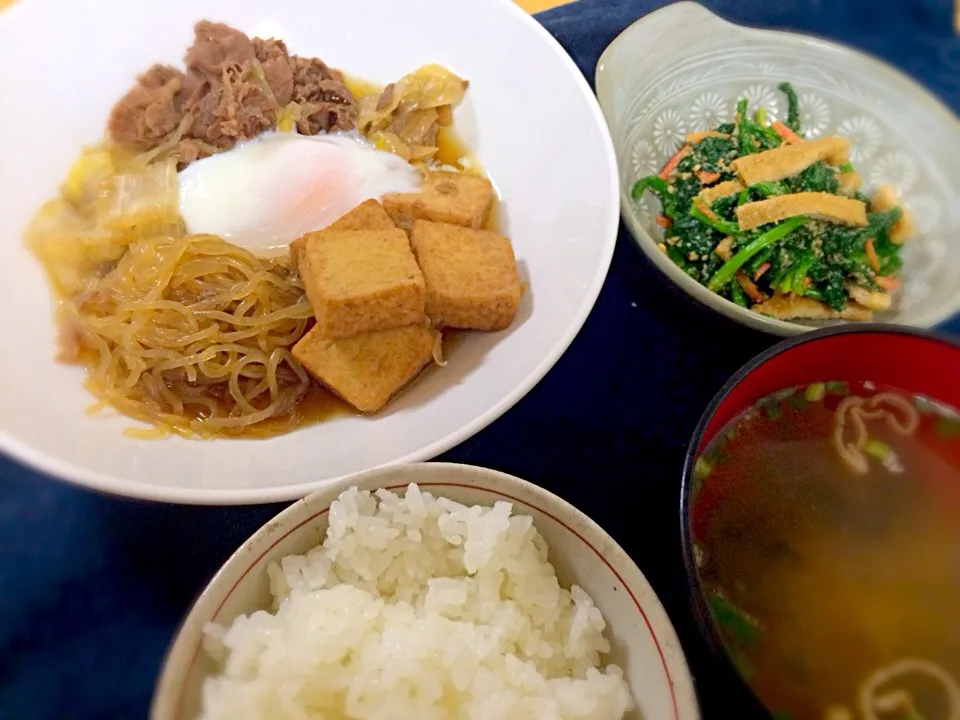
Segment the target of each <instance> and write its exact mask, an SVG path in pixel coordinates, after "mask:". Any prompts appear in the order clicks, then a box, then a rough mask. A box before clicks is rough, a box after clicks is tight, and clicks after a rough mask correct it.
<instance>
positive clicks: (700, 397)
mask: <svg viewBox="0 0 960 720" xmlns="http://www.w3.org/2000/svg"><path fill="white" fill-rule="evenodd" d="M662 4H663V3H662V2H652V1H643V0H621V1H615V0H604V1H600V0H581V1H580V2H578V3H576V4H574V5H571V6H568V7H561V8H558V9H556V10H553V11H549V12H546V13H543V14H542V15H541V16H540V19H541V21H542V22H543V23H544V25H546V27H547V28H548V29H549V30H550V31H551V32H552V33H554V34H555V35H556V36H557V38H558V39H559V40H560V42H561V43H562V44H563V45H564V47H566V48H567V49H568V50H569V51H570V53H571V54H572V55H573V57H574V59H575V60H576V61H577V64H578V65H579V66H580V68H581V69H582V70H583V71H584V73H585V74H586V75H587V77H588V78H591V79H592V77H593V68H594V66H595V64H596V61H597V58H598V57H599V55H600V53H601V51H602V50H603V48H604V47H605V46H606V44H607V43H608V42H609V41H610V40H612V39H613V37H614V36H615V35H616V34H617V33H618V32H619V31H620V30H621V29H622V28H624V27H625V26H627V25H628V24H629V23H631V22H632V21H633V20H635V19H636V18H638V17H640V16H641V15H643V14H645V13H647V12H649V11H650V10H653V9H655V8H656V7H657V6H659V5H662ZM705 4H706V5H708V6H710V7H711V8H713V9H715V10H716V11H718V12H719V13H720V14H722V15H724V16H726V17H727V18H729V19H731V20H735V21H738V22H743V23H749V24H754V25H765V26H776V27H781V28H789V29H794V30H801V31H806V32H810V33H815V34H819V35H823V36H829V37H834V38H837V39H840V40H843V41H845V42H848V43H850V44H853V45H856V46H859V47H860V48H862V49H864V50H867V51H870V52H872V53H874V54H876V55H879V56H881V57H883V58H885V59H887V60H888V61H890V62H892V63H894V64H896V65H898V66H899V67H901V68H902V69H903V70H905V71H906V72H908V73H910V74H911V75H913V76H914V77H916V78H918V79H919V80H921V81H922V82H923V83H925V84H926V85H927V86H928V87H930V88H931V89H932V90H933V91H934V92H935V93H937V94H938V95H939V96H940V97H941V98H943V99H944V100H945V101H946V102H948V103H949V104H950V105H951V106H952V107H953V108H954V110H960V40H958V38H957V37H955V36H954V35H953V33H952V30H951V12H952V8H951V2H949V0H899V1H897V2H893V1H891V0H888V2H877V0H847V1H844V0H831V1H830V2H826V1H825V0H716V1H714V2H707V3H705ZM951 329H952V330H954V331H958V332H960V322H953V323H952V327H951ZM773 342H775V339H774V338H771V337H767V336H763V335H759V334H757V333H754V332H752V331H748V330H746V329H743V328H741V327H739V326H735V325H733V324H731V323H729V322H727V321H726V320H724V319H723V318H722V317H719V316H717V315H715V314H712V313H709V312H707V311H705V310H702V309H701V308H699V307H697V306H695V305H693V304H692V303H691V302H690V301H688V300H687V299H686V297H685V296H683V295H682V294H681V293H679V292H678V291H676V290H675V289H673V288H672V287H669V286H668V285H667V284H666V283H665V281H664V280H663V279H662V278H661V276H660V274H659V273H658V272H657V271H656V270H654V269H653V268H652V267H651V266H650V265H649V264H648V263H647V262H646V261H645V259H644V258H643V257H642V256H641V255H640V253H639V252H638V251H637V250H636V249H635V247H634V246H633V245H632V243H631V242H630V240H629V239H628V238H627V237H626V235H625V233H621V237H620V240H619V242H618V246H617V251H616V255H615V257H614V261H613V267H612V269H611V272H610V276H609V278H608V279H607V282H606V285H605V286H604V289H603V292H602V293H601V295H600V298H599V300H598V302H597V305H596V308H595V309H594V311H593V313H592V314H591V316H590V318H589V320H588V321H587V323H586V325H585V326H584V328H583V331H582V332H581V333H580V336H579V337H578V338H577V340H576V341H575V342H574V344H573V345H572V347H571V348H570V350H569V351H568V352H567V353H566V354H565V355H564V357H563V358H562V359H561V360H560V362H559V363H558V364H557V366H556V368H555V369H554V370H553V371H552V372H551V373H550V374H549V375H548V376H547V377H546V378H545V379H544V381H543V382H541V383H540V384H539V385H538V386H537V387H536V388H535V389H534V390H533V391H532V392H531V393H530V394H529V395H528V396H527V397H526V398H525V399H524V400H522V401H521V402H520V403H519V404H518V405H517V406H516V407H515V408H514V409H513V410H511V411H510V412H509V413H507V414H506V415H505V416H504V417H503V418H502V419H500V420H499V421H497V422H496V423H494V425H493V426H492V427H490V428H488V429H486V430H484V431H483V432H481V433H480V434H478V435H477V436H476V437H474V438H473V439H471V440H469V441H468V442H465V443H464V444H463V445H461V446H459V447H457V448H455V449H454V450H452V451H450V452H449V453H447V454H446V455H445V456H444V458H443V459H445V460H452V461H458V462H467V463H475V464H479V465H486V466H489V467H494V468H498V469H501V470H504V471H507V472H510V473H514V474H516V475H520V476H521V477H525V478H528V479H530V480H532V481H534V482H537V483H539V484H541V485H543V486H544V487H546V488H549V489H550V490H552V491H553V492H556V493H557V494H559V495H561V496H562V497H564V498H566V499H567V500H569V501H570V502H572V503H574V504H575V505H577V506H579V507H580V508H581V509H582V510H583V511H584V512H586V513H588V514H589V515H591V516H592V517H593V518H594V519H596V520H597V522H599V523H600V524H601V525H602V526H604V527H605V528H606V529H607V530H608V531H609V532H610V533H611V534H612V535H613V536H614V537H615V538H616V539H617V540H618V541H619V542H620V543H621V544H622V545H623V546H624V547H625V548H626V549H627V551H628V552H630V554H631V555H632V556H633V558H634V559H635V560H636V561H637V563H638V564H639V566H640V567H641V569H642V570H643V571H644V573H645V574H646V575H647V577H648V578H649V579H650V581H651V583H652V584H653V586H654V588H655V589H656V590H657V592H658V593H659V595H660V597H661V599H662V600H663V602H664V604H665V606H666V607H667V610H668V612H669V613H670V616H671V617H672V619H673V621H674V623H675V625H676V626H677V629H678V632H679V633H680V637H681V640H682V641H683V643H684V646H685V648H686V650H687V653H688V657H689V660H690V663H691V667H692V669H693V671H694V674H695V676H696V677H697V682H698V690H699V692H700V698H701V702H702V704H703V706H704V710H705V713H704V714H705V717H706V718H708V719H709V718H729V717H734V716H736V717H738V718H749V717H752V716H753V711H752V710H751V709H750V705H749V703H748V702H747V701H746V698H744V697H742V696H741V695H740V694H739V691H738V690H737V689H736V687H735V686H734V685H733V684H732V683H730V682H729V680H730V678H729V677H727V676H725V675H723V674H722V673H720V672H718V668H717V667H716V666H715V665H714V664H713V662H712V661H711V659H710V658H709V657H707V655H706V653H705V651H704V649H703V647H702V645H701V643H700V640H699V637H698V635H697V633H696V630H695V628H694V626H693V623H692V620H691V618H690V614H689V612H688V605H687V594H686V589H685V585H684V580H683V571H682V565H681V561H680V549H679V537H678V524H677V503H678V497H679V483H680V469H681V465H682V457H683V453H684V450H685V446H686V442H687V438H689V436H690V434H691V432H692V431H693V428H694V426H695V424H696V421H697V419H698V417H699V415H700V413H701V412H702V410H703V408H704V407H705V406H706V404H707V402H708V401H709V400H710V398H711V397H712V395H713V394H714V393H715V392H716V391H717V390H718V389H719V388H720V386H721V385H722V384H723V382H724V380H726V378H727V377H728V376H729V375H730V374H732V373H733V372H734V371H735V370H736V369H737V367H738V366H740V365H741V364H742V363H743V362H745V361H746V360H748V359H749V358H750V357H751V356H753V355H754V354H756V353H757V352H759V351H760V350H762V349H764V348H766V347H768V346H769V345H770V344H772V343H773ZM707 358H709V362H707ZM280 509H281V507H280V506H278V505H273V506H259V507H245V508H190V507H177V506H169V505H161V504H148V503H139V502H132V501H127V500H122V499H117V498H112V497H105V496H101V495H97V494H94V493H90V492H86V491H83V490H80V489H77V488H73V487H70V486H67V485H64V484H61V483H58V482H55V481H52V480H50V479H48V478H44V477H40V476H38V475H36V474H35V473H33V472H31V471H29V470H26V469H24V468H22V467H20V466H19V465H17V464H15V463H14V462H12V461H9V460H6V459H3V458H0V718H58V719H65V718H107V717H109V718H137V717H143V716H144V715H145V713H146V709H147V707H148V702H149V699H150V695H151V691H152V686H153V682H154V679H155V676H156V674H157V672H158V670H159V667H160V661H161V657H162V655H163V652H164V649H165V648H166V646H167V643H168V642H169V640H170V639H171V637H172V634H173V632H174V630H175V629H176V626H177V623H178V622H179V620H180V619H181V618H182V616H183V614H184V613H185V612H186V610H187V608H188V606H189V604H190V602H191V601H192V599H193V598H194V596H195V595H196V593H197V592H199V590H200V589H201V588H202V587H203V585H204V584H205V582H206V581H207V579H208V578H209V577H210V576H211V575H212V573H213V572H214V571H215V570H216V568H217V567H218V566H219V565H220V564H221V562H222V561H223V560H224V559H226V557H227V556H228V555H229V553H230V552H231V551H232V550H233V549H234V548H235V547H236V546H237V545H238V544H239V543H240V542H242V541H243V540H244V539H245V538H246V537H247V536H248V535H249V534H250V533H252V532H253V531H254V530H255V529H256V528H257V527H258V526H260V525H261V524H262V523H263V522H265V521H266V520H267V519H268V518H270V517H271V516H272V515H274V514H275V513H276V512H277V511H279V510H280ZM652 720H656V719H652Z"/></svg>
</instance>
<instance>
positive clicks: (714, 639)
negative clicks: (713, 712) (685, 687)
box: [679, 323, 960, 720]
mask: <svg viewBox="0 0 960 720" xmlns="http://www.w3.org/2000/svg"><path fill="white" fill-rule="evenodd" d="M862 334H885V335H905V336H908V337H914V338H924V339H927V340H933V341H935V342H938V343H942V344H944V345H947V346H949V347H951V348H953V349H955V350H960V338H957V337H956V336H953V335H950V334H948V333H944V332H941V331H935V330H928V329H925V328H914V327H908V326H905V325H888V324H885V323H863V324H858V325H839V326H831V327H826V328H819V329H815V330H813V331H812V332H808V333H804V334H802V335H797V336H795V337H791V338H787V339H786V340H782V341H780V342H779V343H777V344H776V345H774V346H773V347H771V348H768V349H767V350H764V351H763V352H762V353H759V354H758V355H756V356H755V357H753V358H752V359H751V360H749V361H747V362H746V363H745V364H744V365H742V366H741V367H740V369H739V370H737V371H736V372H735V373H734V374H733V375H732V376H731V377H730V379H729V380H727V381H726V382H725V383H724V384H723V386H722V387H721V388H720V390H718V391H717V393H716V395H714V396H713V398H712V399H711V400H710V403H709V404H708V405H707V407H706V409H705V410H704V411H703V414H702V415H701V416H700V419H699V420H698V421H697V426H696V429H695V430H694V431H693V435H692V436H691V438H690V443H689V444H688V445H687V451H686V454H685V455H684V460H683V473H682V475H681V480H680V512H679V520H680V545H681V552H682V554H683V571H684V572H683V576H684V583H685V585H686V589H687V595H688V596H689V600H690V609H691V611H692V613H693V616H694V618H695V620H696V624H697V628H698V629H699V631H700V639H701V640H702V641H703V643H704V644H706V646H707V648H708V650H709V652H710V655H711V656H712V658H713V659H714V660H715V661H716V662H717V663H718V664H719V666H720V667H721V668H722V672H723V673H724V674H725V675H727V676H729V677H732V678H735V679H734V681H733V682H735V683H736V684H737V685H738V686H739V687H740V689H741V690H742V691H744V692H745V693H746V694H747V695H749V697H750V698H751V699H752V701H753V704H754V708H755V711H756V712H762V713H764V715H765V717H768V718H771V720H772V718H773V713H772V712H771V711H770V710H769V709H768V708H767V707H766V706H765V705H764V704H763V702H762V701H761V700H760V699H759V698H758V697H757V695H756V694H755V693H754V692H753V688H752V687H751V686H750V684H749V683H748V682H747V681H746V680H745V679H744V678H743V676H742V675H741V674H740V672H739V671H738V670H737V668H736V666H735V665H734V663H733V659H732V658H731V657H730V654H729V653H728V652H727V650H726V647H725V646H724V644H723V640H722V639H721V637H720V633H719V631H718V630H717V627H716V625H715V623H714V622H713V620H712V618H711V616H710V610H709V608H708V607H707V602H706V599H705V598H704V596H703V586H702V584H701V582H700V576H699V573H698V572H697V564H696V559H695V557H694V547H693V546H694V543H693V536H692V534H691V530H690V523H689V516H690V509H691V501H692V493H693V469H694V466H695V465H696V462H697V457H698V456H699V452H698V450H699V448H700V444H701V442H702V440H703V436H704V434H705V432H706V430H707V427H708V426H709V425H710V421H711V420H712V419H713V416H714V414H715V413H716V411H717V409H718V408H719V407H720V405H721V404H723V402H724V401H725V400H726V399H727V396H728V395H729V394H730V393H731V392H732V391H733V390H734V389H735V388H736V387H738V386H739V385H740V383H741V382H743V380H744V379H745V378H746V377H747V376H748V375H750V374H751V373H752V372H753V371H754V370H756V369H757V368H759V367H761V366H762V365H765V364H766V363H767V362H769V361H770V360H772V359H773V358H775V357H778V356H780V355H783V354H784V353H789V352H792V351H793V350H795V349H796V348H798V347H800V346H801V345H806V344H808V343H816V342H819V341H821V340H825V339H828V338H831V337H835V336H837V335H862Z"/></svg>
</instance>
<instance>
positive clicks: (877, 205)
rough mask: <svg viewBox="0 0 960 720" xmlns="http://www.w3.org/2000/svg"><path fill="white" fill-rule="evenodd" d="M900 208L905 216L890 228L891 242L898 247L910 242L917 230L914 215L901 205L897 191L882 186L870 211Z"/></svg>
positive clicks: (871, 204)
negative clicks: (907, 241) (904, 242)
mask: <svg viewBox="0 0 960 720" xmlns="http://www.w3.org/2000/svg"><path fill="white" fill-rule="evenodd" d="M898 205H899V206H900V211H901V212H902V213H903V215H901V216H900V219H899V220H897V221H896V222H895V223H894V224H893V225H891V226H890V242H894V243H896V244H897V245H901V244H903V241H904V240H909V239H910V238H911V237H912V236H913V235H914V233H916V228H915V227H914V225H913V215H912V214H911V213H910V211H908V210H907V209H906V208H905V207H903V206H902V205H900V197H899V194H898V193H897V191H896V189H895V188H893V187H891V186H890V185H881V186H880V187H878V188H877V191H876V192H875V193H874V194H873V201H872V202H871V203H870V209H871V210H873V211H877V212H878V211H882V210H892V209H893V208H895V207H897V206H898Z"/></svg>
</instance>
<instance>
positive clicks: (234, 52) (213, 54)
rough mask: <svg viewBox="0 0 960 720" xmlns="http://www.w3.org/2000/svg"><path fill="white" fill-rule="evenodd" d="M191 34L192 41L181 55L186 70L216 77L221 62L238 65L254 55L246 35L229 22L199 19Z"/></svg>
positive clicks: (218, 74) (250, 42)
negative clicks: (183, 55)
mask: <svg viewBox="0 0 960 720" xmlns="http://www.w3.org/2000/svg"><path fill="white" fill-rule="evenodd" d="M193 34H194V39H193V45H191V46H190V48H189V49H188V50H187V54H186V57H184V59H183V62H184V64H185V65H186V66H187V72H188V73H190V74H198V75H203V76H206V77H208V78H217V77H219V76H220V67H221V66H222V65H223V64H224V63H237V64H239V65H242V64H243V63H247V62H250V61H251V60H253V59H254V57H256V55H255V53H254V49H253V42H252V41H251V40H250V38H248V37H247V36H246V35H245V34H243V33H242V32H240V31H239V30H235V29H234V28H232V27H230V26H229V25H224V24H222V23H214V22H210V21H209V20H201V21H200V22H198V23H197V24H196V25H194V26H193Z"/></svg>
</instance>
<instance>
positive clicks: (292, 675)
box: [200, 485, 634, 720]
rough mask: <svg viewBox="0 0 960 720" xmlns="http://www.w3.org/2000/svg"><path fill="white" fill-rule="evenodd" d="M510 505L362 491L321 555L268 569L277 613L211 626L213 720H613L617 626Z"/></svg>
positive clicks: (618, 694)
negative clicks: (605, 661)
mask: <svg viewBox="0 0 960 720" xmlns="http://www.w3.org/2000/svg"><path fill="white" fill-rule="evenodd" d="M512 511H513V507H512V505H511V504H510V503H507V502H497V503H496V504H495V505H494V506H493V507H482V506H473V507H467V506H465V505H461V504H459V503H456V502H453V501H451V500H448V499H446V498H442V497H434V496H432V495H431V494H430V493H427V492H421V491H420V490H419V488H418V487H417V486H416V485H410V486H409V487H408V488H407V490H406V493H405V495H404V496H399V495H397V494H395V493H393V492H390V491H388V490H382V489H381V490H377V491H376V492H375V493H373V494H371V493H370V492H367V491H360V490H358V489H356V488H351V489H350V490H347V491H346V492H344V493H343V494H341V495H340V497H339V498H337V500H336V501H334V502H333V504H332V505H331V507H330V513H329V527H328V529H327V534H326V539H325V540H324V542H323V544H322V545H320V546H319V547H316V548H314V549H312V550H310V551H309V552H307V553H306V554H304V555H294V556H288V557H285V558H283V559H282V560H281V561H280V563H275V564H273V565H271V566H270V567H269V568H268V572H269V577H270V590H271V593H272V595H273V598H274V608H273V612H267V611H258V612H255V613H253V614H251V615H241V616H239V617H237V618H236V619H235V620H234V621H233V623H232V624H231V625H230V626H229V627H223V626H220V625H216V624H213V623H210V624H208V625H207V627H206V628H205V639H204V645H205V648H206V650H207V651H208V652H209V653H211V654H212V655H213V656H214V657H215V658H216V659H217V660H218V661H219V662H220V673H219V674H218V675H215V676H213V677H210V678H208V679H207V680H205V681H204V685H203V696H202V710H201V714H200V717H201V718H203V719H204V720H220V719H221V718H223V719H226V718H230V719H231V720H232V719H233V718H238V717H244V718H264V719H268V718H269V719H274V718H277V719H280V718H283V719H290V720H294V719H295V720H301V719H302V720H306V719H307V718H311V719H312V718H323V720H336V719H339V718H351V719H352V720H361V719H367V718H369V719H371V720H373V719H376V720H400V719H403V720H440V719H441V718H443V719H446V718H458V719H462V720H495V719H500V718H502V719H504V720H514V719H516V720H521V719H523V720H567V719H570V720H573V719H574V718H575V719H577V720H610V719H616V718H622V717H623V715H624V714H625V713H626V712H628V711H629V710H630V709H632V708H633V707H634V703H633V699H632V697H631V695H630V690H629V688H628V686H627V683H626V682H625V680H624V678H623V672H622V671H621V669H620V668H619V667H617V666H616V665H612V664H611V665H607V666H606V667H602V666H601V656H602V655H603V654H604V653H606V652H608V651H609V649H610V645H609V642H608V641H607V639H606V638H605V637H604V635H603V630H604V627H605V622H604V619H603V616H602V615H601V613H600V611H599V609H597V607H596V606H595V605H594V603H593V601H592V600H591V599H590V597H589V596H588V595H587V594H586V593H585V592H584V591H583V590H582V589H581V588H579V587H577V586H576V585H574V586H572V587H571V588H570V589H569V590H566V589H564V588H562V587H561V586H560V583H559V581H558V580H557V576H556V572H555V570H554V568H553V566H552V565H551V564H550V562H549V561H548V559H547V545H546V543H545V541H544V540H543V538H542V537H541V535H540V533H539V532H538V531H537V530H536V528H534V526H533V520H532V518H530V517H529V516H526V515H513V514H512Z"/></svg>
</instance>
